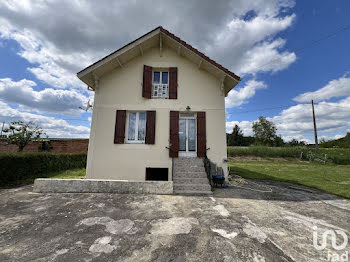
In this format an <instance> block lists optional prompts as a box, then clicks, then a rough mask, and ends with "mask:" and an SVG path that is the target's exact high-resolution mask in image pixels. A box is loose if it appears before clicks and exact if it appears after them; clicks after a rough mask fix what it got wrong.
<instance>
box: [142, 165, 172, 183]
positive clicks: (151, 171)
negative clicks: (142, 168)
mask: <svg viewBox="0 0 350 262" xmlns="http://www.w3.org/2000/svg"><path fill="white" fill-rule="evenodd" d="M146 181H168V168H153V167H152V168H151V167H147V168H146Z"/></svg>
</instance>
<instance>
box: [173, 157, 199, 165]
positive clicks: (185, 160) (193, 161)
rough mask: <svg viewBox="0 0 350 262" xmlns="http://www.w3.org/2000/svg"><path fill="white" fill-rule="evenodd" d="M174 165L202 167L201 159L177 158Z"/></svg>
mask: <svg viewBox="0 0 350 262" xmlns="http://www.w3.org/2000/svg"><path fill="white" fill-rule="evenodd" d="M174 163H175V164H176V165H203V159H201V158H178V159H175V160H174Z"/></svg>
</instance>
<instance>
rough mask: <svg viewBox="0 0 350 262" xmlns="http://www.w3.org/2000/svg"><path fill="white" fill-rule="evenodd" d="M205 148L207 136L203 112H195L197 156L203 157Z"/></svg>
mask: <svg viewBox="0 0 350 262" xmlns="http://www.w3.org/2000/svg"><path fill="white" fill-rule="evenodd" d="M206 149H207V136H206V124H205V112H198V113H197V156H198V157H205V154H206Z"/></svg>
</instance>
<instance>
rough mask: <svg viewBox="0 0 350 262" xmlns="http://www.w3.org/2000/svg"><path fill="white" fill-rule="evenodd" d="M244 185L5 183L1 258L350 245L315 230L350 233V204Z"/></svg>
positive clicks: (282, 256)
mask: <svg viewBox="0 0 350 262" xmlns="http://www.w3.org/2000/svg"><path fill="white" fill-rule="evenodd" d="M254 183H257V184H254ZM241 186H242V187H240V188H238V187H233V188H226V189H217V190H216V191H215V192H214V195H213V197H186V196H167V195H163V196H160V195H118V194H35V193H32V186H25V187H21V188H16V189H3V190H0V261H161V262H164V261H179V262H180V261H225V262H230V261H327V259H328V257H327V256H329V255H332V256H336V255H337V254H338V255H341V254H344V252H346V251H348V252H349V251H350V250H349V247H350V245H349V244H348V245H347V246H346V249H343V250H341V251H336V250H334V249H333V248H332V246H331V244H330V243H331V242H330V241H329V242H328V245H327V247H326V248H325V249H324V250H322V251H318V250H316V249H315V248H314V246H313V227H314V226H317V227H318V232H319V233H318V236H319V242H320V240H321V236H322V235H321V234H322V232H324V231H325V230H335V229H341V230H343V231H344V232H345V233H346V235H347V236H348V237H350V234H349V231H350V224H349V222H350V218H349V215H350V201H348V200H344V199H341V198H337V197H335V196H332V195H328V194H323V193H320V192H316V191H314V190H309V189H306V188H301V187H299V186H298V187H296V186H292V187H290V186H291V185H289V184H285V183H278V182H256V181H254V182H252V183H249V184H245V185H241ZM271 190H272V192H270V191H271ZM342 242H343V241H342V238H341V236H340V235H337V244H338V245H340V244H341V243H342ZM349 253H350V252H349Z"/></svg>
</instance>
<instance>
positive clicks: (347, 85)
mask: <svg viewBox="0 0 350 262" xmlns="http://www.w3.org/2000/svg"><path fill="white" fill-rule="evenodd" d="M347 75H348V74H345V75H344V76H343V77H341V78H339V79H335V80H332V81H330V82H329V83H328V84H327V85H326V86H324V87H322V88H320V89H318V90H316V91H314V92H307V93H303V94H301V95H298V96H297V97H295V98H294V101H297V102H300V103H304V102H310V101H311V100H312V99H313V100H314V101H315V102H318V101H322V100H328V99H330V98H333V97H342V96H350V77H347Z"/></svg>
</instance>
